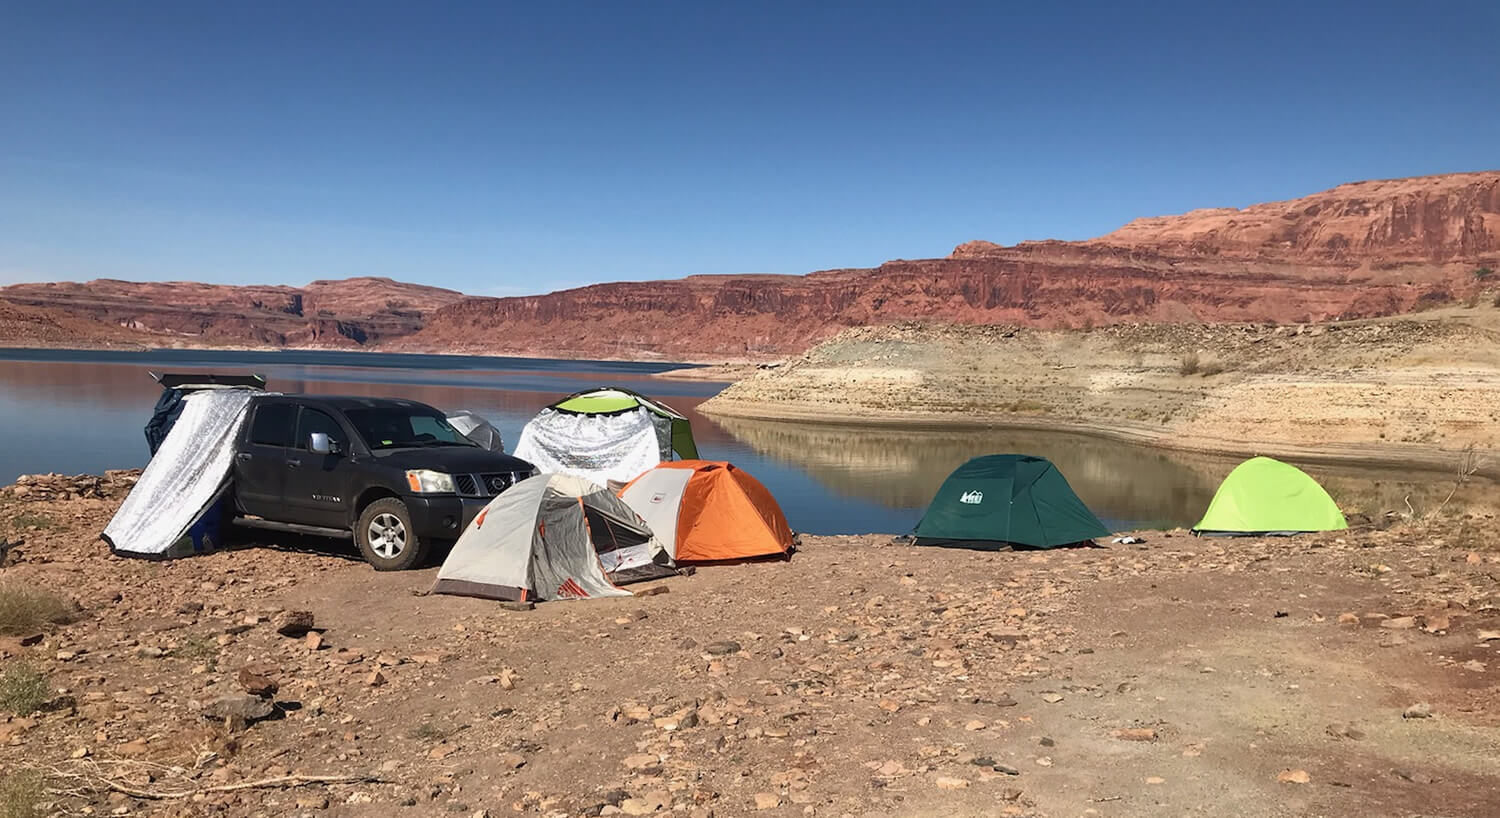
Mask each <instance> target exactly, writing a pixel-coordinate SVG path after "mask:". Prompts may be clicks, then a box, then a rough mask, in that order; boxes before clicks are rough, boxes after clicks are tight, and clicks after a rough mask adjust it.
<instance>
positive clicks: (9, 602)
mask: <svg viewBox="0 0 1500 818" xmlns="http://www.w3.org/2000/svg"><path fill="white" fill-rule="evenodd" d="M78 614H79V611H78V606H77V605H75V604H74V603H73V602H72V601H71V600H68V599H66V598H64V597H61V596H58V595H57V594H54V593H52V592H51V591H43V590H41V589H39V588H28V587H25V586H22V585H16V584H14V583H7V584H4V585H0V633H8V634H18V633H30V632H33V631H35V630H36V629H38V628H41V627H44V626H46V625H66V624H68V623H70V622H76V621H78Z"/></svg>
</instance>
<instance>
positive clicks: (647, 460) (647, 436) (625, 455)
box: [515, 406, 671, 485]
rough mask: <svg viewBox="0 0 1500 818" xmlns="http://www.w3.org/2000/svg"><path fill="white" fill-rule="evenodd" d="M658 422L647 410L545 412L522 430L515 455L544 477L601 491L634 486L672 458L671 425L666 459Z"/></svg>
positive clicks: (667, 438) (548, 410)
mask: <svg viewBox="0 0 1500 818" xmlns="http://www.w3.org/2000/svg"><path fill="white" fill-rule="evenodd" d="M656 417H657V416H656V415H655V414H654V413H652V412H651V410H650V409H647V408H645V407H644V406H643V407H640V408H638V409H633V410H631V411H628V412H620V413H618V414H610V415H580V414H574V413H572V412H559V411H557V410H555V409H543V410H542V411H541V412H540V413H538V414H537V416H536V417H534V418H532V419H531V421H530V422H529V423H527V424H526V428H524V429H522V430H521V439H520V440H518V441H516V451H515V455H516V457H519V458H521V459H522V460H525V461H527V462H528V463H531V464H532V465H533V466H536V467H537V470H538V471H542V472H555V473H559V474H571V475H574V476H577V477H582V478H585V479H587V480H592V481H593V482H595V483H598V484H600V485H605V484H608V483H609V482H611V481H614V482H619V483H624V482H628V481H630V480H631V479H633V478H634V477H635V476H636V475H638V474H640V473H641V472H643V471H645V470H647V469H649V468H651V467H652V466H655V465H656V464H658V463H660V462H662V460H663V459H667V458H670V456H671V431H670V429H671V427H670V421H668V424H669V425H668V427H667V429H668V432H667V435H666V437H665V440H666V446H665V448H666V452H667V454H666V457H664V456H663V437H662V433H661V429H660V428H659V427H658V426H657V424H656Z"/></svg>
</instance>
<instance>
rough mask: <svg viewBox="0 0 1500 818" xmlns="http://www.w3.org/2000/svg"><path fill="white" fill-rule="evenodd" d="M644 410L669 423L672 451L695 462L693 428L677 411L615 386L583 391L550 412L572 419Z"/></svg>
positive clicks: (695, 450)
mask: <svg viewBox="0 0 1500 818" xmlns="http://www.w3.org/2000/svg"><path fill="white" fill-rule="evenodd" d="M641 407H645V408H646V409H648V410H649V411H651V413H652V414H655V415H657V416H659V417H663V418H666V419H667V420H669V421H671V423H672V451H674V452H676V453H677V456H678V457H680V458H682V459H683V460H697V459H698V444H697V442H695V441H694V440H693V426H692V424H691V423H689V422H688V419H687V418H686V417H684V416H683V415H682V414H681V413H679V412H678V411H677V410H675V409H673V408H672V407H670V406H668V405H666V404H665V403H662V402H660V401H655V400H652V399H651V398H648V397H646V396H645V395H642V394H641V393H639V392H633V391H631V390H629V389H624V388H622V387H618V386H608V387H601V388H599V389H586V390H584V391H582V392H574V393H573V394H571V395H569V396H567V397H566V398H563V399H562V400H560V401H558V402H557V403H554V404H552V406H551V407H550V408H552V409H556V410H558V411H560V412H567V413H570V414H575V415H613V414H616V413H619V412H631V411H634V410H636V409H639V408H641Z"/></svg>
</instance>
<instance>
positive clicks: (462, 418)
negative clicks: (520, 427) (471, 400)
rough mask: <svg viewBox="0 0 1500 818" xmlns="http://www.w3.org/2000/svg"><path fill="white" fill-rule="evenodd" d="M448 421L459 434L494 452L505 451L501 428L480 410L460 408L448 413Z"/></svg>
mask: <svg viewBox="0 0 1500 818" xmlns="http://www.w3.org/2000/svg"><path fill="white" fill-rule="evenodd" d="M448 423H449V424H450V425H451V426H452V427H453V428H455V429H457V430H458V433H459V434H461V435H463V436H464V437H466V438H468V439H469V440H471V441H473V442H474V443H477V444H479V445H480V446H482V447H484V448H486V449H489V450H490V451H492V452H502V453H503V452H504V451H505V441H504V440H503V439H502V438H501V437H500V430H499V429H496V428H495V425H494V424H492V423H490V422H489V421H488V420H485V419H484V417H482V416H481V415H480V414H479V413H478V412H471V411H469V410H468V409H459V410H458V411H456V412H451V413H449V414H448Z"/></svg>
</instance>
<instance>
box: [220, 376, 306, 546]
mask: <svg viewBox="0 0 1500 818" xmlns="http://www.w3.org/2000/svg"><path fill="white" fill-rule="evenodd" d="M296 427H297V405H296V404H295V403H284V402H280V401H267V400H261V401H256V403H255V407H254V414H252V415H251V417H250V423H249V431H248V432H247V433H246V434H245V438H244V440H243V442H242V443H241V444H240V448H239V451H237V452H235V455H234V494H235V498H236V500H237V501H238V503H239V507H240V510H241V511H243V512H245V513H246V514H253V515H255V516H257V517H265V518H266V519H270V520H280V519H281V518H282V516H283V515H282V513H281V505H282V499H281V497H282V492H283V491H284V488H285V485H286V471H287V468H286V460H287V457H288V455H289V453H290V451H291V449H290V447H291V445H292V434H293V432H295V431H296Z"/></svg>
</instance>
